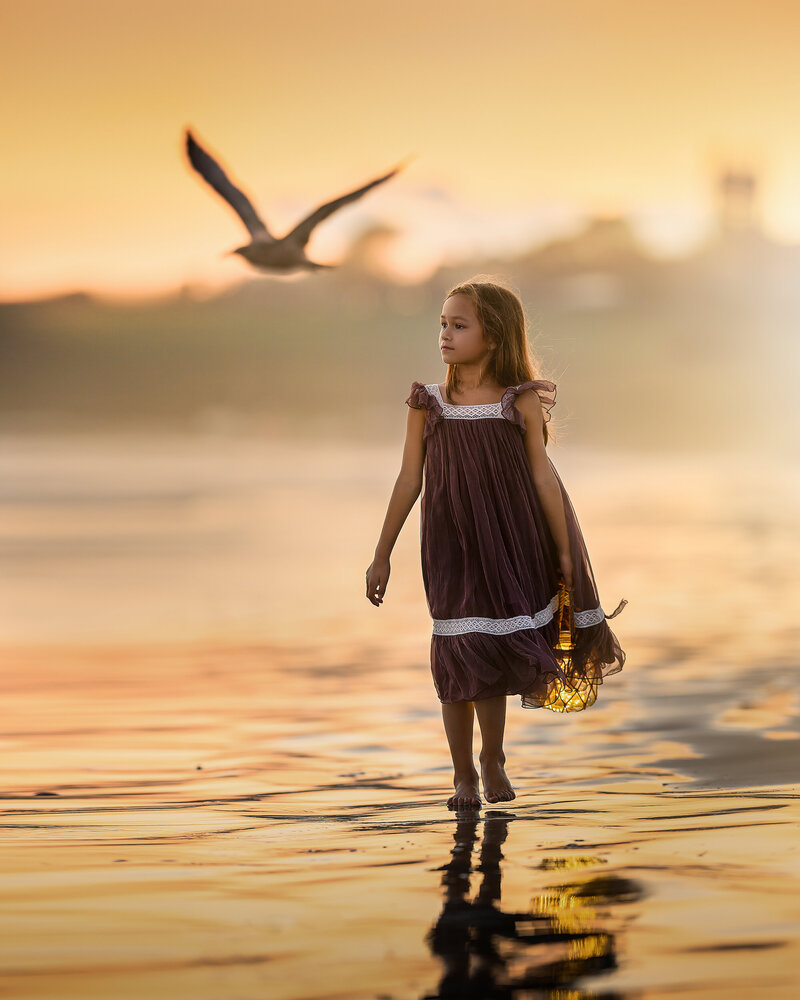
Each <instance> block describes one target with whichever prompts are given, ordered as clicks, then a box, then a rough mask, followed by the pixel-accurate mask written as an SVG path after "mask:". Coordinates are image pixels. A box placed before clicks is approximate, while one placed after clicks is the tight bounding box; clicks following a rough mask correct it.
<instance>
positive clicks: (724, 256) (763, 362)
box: [0, 0, 800, 648]
mask: <svg viewBox="0 0 800 1000" xmlns="http://www.w3.org/2000/svg"><path fill="white" fill-rule="evenodd" d="M798 29H800V12H798V10H797V8H796V7H795V6H794V5H790V4H780V3H771V4H769V5H767V7H766V8H764V7H763V5H762V6H757V5H754V4H745V3H729V4H727V5H726V6H725V8H724V10H723V9H721V8H719V7H718V6H717V5H712V4H699V5H698V4H696V3H692V4H689V3H684V2H678V3H674V4H671V5H670V7H669V11H667V10H666V9H665V8H664V7H663V6H662V5H658V4H632V3H620V2H603V3H595V2H581V3H573V2H567V3H564V2H559V3H533V4H530V3H528V4H522V3H519V4H517V3H500V4H499V5H496V6H495V7H493V8H492V9H491V11H489V10H488V9H487V8H486V7H485V5H483V4H474V3H458V4H450V3H436V4H428V3H425V4H423V3H417V2H412V3H408V4H404V5H402V6H400V7H392V8H391V9H389V8H387V7H386V6H384V5H381V4H378V5H375V4H369V3H361V2H352V0H345V2H342V3H338V4H335V5H333V4H327V3H312V4H310V5H305V6H303V7H291V6H289V5H283V4H273V3H245V2H236V0H234V2H232V3H230V4H227V5H226V6H225V11H224V15H223V14H222V12H221V10H220V8H219V5H217V4H212V3H207V2H192V3H191V4H189V3H186V4H184V3H181V2H177V0H175V2H169V3H158V4H156V3H151V2H144V3H138V4H135V5H134V4H129V3H118V2H105V3H88V2H70V3H43V2H33V3H29V4H25V5H17V6H15V7H13V8H12V7H9V8H8V9H7V10H6V11H5V15H4V31H3V32H2V41H0V45H2V59H0V63H1V64H2V67H3V68H2V73H3V74H4V77H3V79H4V82H5V84H6V87H5V93H6V94H7V96H8V97H9V98H11V99H7V100H6V102H5V108H4V125H5V130H4V132H5V136H6V154H5V155H4V157H3V160H2V164H0V171H1V172H2V173H1V175H0V177H1V178H2V183H0V212H1V213H2V217H3V220H4V226H3V233H4V239H3V241H2V247H1V248H0V295H2V299H3V301H2V303H0V330H1V333H0V351H1V357H0V419H1V420H2V428H3V437H2V445H3V447H2V455H0V462H2V463H3V464H2V470H0V471H2V473H3V477H2V489H3V503H4V507H3V510H4V512H5V516H4V521H3V525H2V527H0V532H2V538H0V541H1V542H2V549H0V551H1V552H2V553H3V554H4V556H5V567H6V573H5V575H4V583H2V584H0V586H1V587H2V588H3V590H4V591H5V593H4V594H3V595H2V596H3V597H4V598H5V600H4V603H3V605H2V606H3V608H4V611H3V616H4V618H3V622H2V628H3V630H4V634H5V635H6V636H7V637H8V638H13V639H15V640H23V639H29V638H34V637H39V638H41V637H45V636H49V637H51V638H56V637H58V636H62V637H66V636H72V637H73V638H74V637H77V636H80V637H82V638H84V639H91V638H92V637H97V636H99V635H100V634H101V633H103V634H105V633H109V634H115V635H116V634H119V635H124V636H125V637H126V638H127V639H133V638H143V637H145V636H146V635H149V634H156V633H157V634H158V635H161V636H166V635H170V634H172V633H173V632H175V633H176V634H178V633H180V634H187V633H188V634H195V633H197V632H199V633H202V634H215V635H216V634H218V633H220V632H221V633H223V634H228V633H229V631H230V630H233V631H234V632H236V633H237V634H239V632H240V631H242V630H243V631H244V632H246V633H247V634H250V633H251V632H253V631H255V632H257V633H259V634H264V633H266V634H269V635H270V636H273V635H274V634H275V630H276V629H279V630H281V631H283V632H285V633H286V634H287V636H288V637H289V638H290V639H291V638H292V636H295V634H296V633H295V631H294V630H295V629H296V628H297V627H299V628H301V630H303V631H308V630H309V629H317V631H316V632H315V633H314V634H317V635H319V636H323V635H325V634H329V632H330V630H333V631H335V632H336V633H337V634H340V635H343V636H346V637H354V636H357V635H358V634H360V632H361V630H366V631H371V629H372V628H373V627H374V628H376V629H378V634H379V635H380V636H382V639H383V641H388V638H389V637H390V636H392V637H393V635H394V628H396V627H397V622H396V621H393V619H392V617H391V616H392V614H393V613H394V612H393V611H392V610H390V608H389V604H390V601H387V604H386V606H385V607H383V608H381V609H380V610H378V609H375V608H373V607H372V606H371V605H369V604H368V603H367V602H366V599H365V597H364V595H363V593H362V592H361V589H362V585H363V584H362V581H363V574H364V570H365V568H366V565H367V564H368V563H369V561H370V559H371V555H372V550H373V548H374V544H375V541H376V539H377V535H378V532H379V530H380V525H381V522H382V518H383V514H384V512H385V504H386V502H387V500H388V496H389V493H390V491H391V486H392V483H393V479H394V475H395V474H396V471H397V468H398V466H399V460H400V453H401V448H402V442H403V434H404V428H405V420H406V407H405V406H404V400H405V398H406V396H407V395H408V392H409V388H410V384H411V382H412V381H413V380H415V379H416V380H420V381H423V382H432V381H442V380H443V379H444V377H445V369H444V366H443V365H442V362H441V358H440V355H439V352H438V350H437V337H438V316H439V313H440V311H441V306H442V302H443V299H444V296H445V294H446V292H447V289H448V287H449V286H450V285H451V284H452V283H454V282H456V281H459V280H462V279H465V278H468V277H470V276H472V275H474V274H476V273H477V274H484V275H489V276H492V277H496V278H497V279H499V280H501V281H505V282H508V283H510V284H511V286H512V287H513V288H514V289H515V290H516V291H517V292H518V293H519V295H520V296H521V297H522V299H523V301H524V304H525V308H526V311H527V315H528V319H529V323H530V332H531V339H532V343H533V346H534V350H535V352H536V354H537V356H538V358H539V360H540V362H541V366H542V373H543V375H544V376H545V377H548V378H551V379H553V380H554V381H555V382H556V383H557V385H558V402H557V405H556V407H555V408H554V411H553V414H552V421H551V424H550V427H551V429H552V430H553V432H554V435H555V438H554V441H553V443H552V444H551V445H550V452H551V456H552V457H553V460H554V461H555V462H556V464H557V465H558V467H559V469H560V470H561V472H562V475H563V476H564V477H565V482H566V483H567V486H568V488H570V490H571V491H572V492H573V494H574V495H573V500H574V501H575V503H576V507H577V509H578V511H579V515H580V516H581V518H582V523H583V526H584V530H585V533H586V534H587V538H588V541H589V545H590V551H592V553H593V558H594V562H595V570H596V572H597V574H598V577H599V579H600V581H601V592H602V593H603V594H604V600H605V602H606V603H607V604H608V606H609V608H610V607H613V606H615V605H616V603H617V599H618V596H626V597H628V599H629V601H630V604H629V608H628V609H627V611H626V615H625V617H626V618H627V619H628V625H629V628H632V629H633V628H635V624H636V621H637V619H636V616H637V614H638V613H639V611H638V610H637V607H636V605H637V601H636V600H635V597H636V587H637V586H638V585H639V584H640V583H641V577H639V576H637V573H638V570H637V568H636V566H635V565H634V563H635V560H636V557H637V554H638V553H639V551H640V550H639V547H638V546H639V543H638V542H637V543H636V544H634V543H633V537H634V524H635V523H636V520H635V519H636V517H637V516H639V515H641V517H642V521H641V525H642V528H641V530H642V533H643V537H645V538H646V539H648V540H649V543H650V544H651V545H655V544H656V541H655V540H659V542H658V543H659V544H661V543H664V544H665V545H666V547H667V548H668V550H669V552H670V553H673V552H676V553H679V556H680V559H681V561H682V562H681V564H682V565H684V566H685V567H687V568H686V571H685V573H686V574H690V575H691V573H693V572H694V571H693V570H689V568H688V567H695V566H696V556H695V553H694V551H693V550H692V549H691V547H690V548H688V549H687V548H685V547H686V546H690V545H693V544H695V543H694V542H692V543H690V542H689V541H687V539H686V538H684V537H680V538H679V537H677V536H676V535H675V534H673V533H672V532H673V529H675V528H676V526H677V527H680V528H685V527H686V526H687V525H688V523H689V520H690V519H691V518H692V517H695V518H698V519H699V520H697V522H696V525H695V528H696V530H697V532H698V533H700V535H702V533H703V532H708V531H710V530H711V527H710V525H711V524H715V525H717V526H719V525H730V524H731V523H734V524H737V525H739V524H741V525H743V526H744V530H746V531H748V532H750V531H752V532H754V533H755V534H753V535H752V538H751V537H750V536H749V535H748V539H749V540H748V542H747V544H746V546H745V549H744V550H742V552H741V553H740V556H741V560H742V562H741V563H737V565H736V570H735V572H734V575H733V576H732V577H726V579H728V580H732V581H733V586H734V587H738V588H740V590H739V592H738V596H739V597H741V595H742V594H743V593H745V592H748V593H749V591H747V587H746V586H745V584H744V583H743V578H744V574H745V566H751V565H752V555H751V553H750V548H749V547H748V546H750V544H751V541H752V543H753V544H756V543H757V540H759V539H761V540H763V539H764V538H772V535H771V534H770V532H771V530H772V527H773V526H774V519H775V517H776V516H777V514H776V511H777V510H778V509H783V508H782V507H781V505H782V504H784V505H786V509H787V510H788V509H792V503H793V498H794V495H795V494H794V490H795V488H796V480H797V471H798V465H797V458H798V450H797V435H796V426H797V417H798V396H797V391H796V381H797V376H796V373H797V365H798V337H797V330H798V324H799V323H800V281H798V276H800V183H798V178H800V138H798V131H797V127H796V123H797V111H798V106H799V105H798V98H800V64H799V63H798V62H797V59H796V53H795V51H794V47H793V40H794V39H795V38H796V37H797V31H798ZM186 126H191V127H192V128H193V129H194V130H195V132H196V134H197V136H198V138H199V139H200V141H201V142H204V143H206V144H207V145H208V147H209V149H210V150H211V151H212V152H214V153H216V154H217V155H218V156H220V158H221V159H222V162H223V164H224V165H225V166H226V167H227V169H228V170H229V171H230V174H231V176H232V178H233V179H234V181H236V182H237V183H239V184H241V186H242V187H243V188H244V190H245V191H247V192H248V193H249V194H250V196H251V197H252V198H253V200H254V202H255V203H256V204H257V205H258V207H259V209H260V210H261V211H262V213H263V214H264V217H265V219H266V221H267V223H268V225H270V226H271V227H272V228H273V229H274V231H276V232H277V233H278V234H283V233H284V232H286V231H288V229H289V228H291V227H292V226H293V225H294V224H295V223H296V222H297V221H298V220H299V219H300V218H302V217H303V216H304V215H305V214H307V213H308V212H309V211H310V210H311V209H313V208H314V207H315V206H316V205H318V204H320V203H322V202H323V201H326V200H328V199H330V198H332V197H334V196H336V195H339V194H341V193H343V192H345V191H347V190H350V189H352V188H353V187H355V186H357V185H360V184H363V183H365V182H366V181H368V180H370V179H372V178H374V177H376V176H379V175H380V174H381V173H383V172H385V171H386V170H388V169H389V168H390V167H392V166H393V165H394V164H396V163H398V162H399V161H400V160H402V159H403V158H405V157H406V156H409V155H411V156H413V157H414V158H413V159H412V161H411V162H410V163H409V165H408V166H407V167H406V168H405V169H404V170H403V171H402V172H401V173H400V174H399V175H398V176H396V177H395V178H393V179H392V180H391V181H389V182H388V183H386V184H383V185H381V186H379V187H378V188H376V189H374V190H372V191H371V192H369V194H368V195H366V196H365V197H364V198H363V199H362V200H361V201H359V202H358V203H356V204H355V205H351V206H348V207H347V208H345V209H343V210H341V211H340V212H338V213H337V214H335V215H334V216H333V217H332V218H330V219H329V220H328V221H326V222H325V223H323V224H322V225H320V226H319V227H318V228H317V230H316V231H315V232H314V234H313V236H312V239H311V242H310V244H309V247H308V253H309V256H310V257H311V258H312V259H313V260H318V261H322V262H325V263H338V264H339V267H338V268H336V269H335V270H332V271H329V272H323V273H317V274H311V275H299V276H291V277H288V278H276V277H269V276H263V275H260V274H257V273H256V272H254V271H252V270H251V269H250V268H249V266H248V265H247V264H246V263H245V262H244V261H242V260H241V259H239V258H238V257H225V256H222V254H223V252H224V251H226V250H230V249H232V248H233V247H235V246H238V245H240V244H241V243H242V242H243V241H244V239H243V238H245V237H246V232H245V229H244V226H243V225H242V224H241V223H240V221H239V220H238V218H237V217H236V216H235V215H234V213H233V212H232V211H231V210H230V209H229V208H228V206H226V205H225V204H224V203H223V202H222V200H221V199H219V198H218V197H217V196H216V194H214V192H212V191H211V190H210V189H209V188H207V186H206V185H205V184H204V183H203V181H202V180H201V179H200V178H199V177H198V176H197V175H196V174H195V173H194V172H193V171H192V170H191V169H190V167H189V165H188V163H187V161H186V157H185V154H184V150H183V130H184V128H185V127H186ZM768 469H769V470H771V471H769V472H768V471H767V470H768ZM776 475H777V476H779V477H780V483H778V482H777V481H776V480H775V479H774V476H776ZM748 482H749V483H750V484H751V485H750V486H749V487H748V486H747V483H748ZM748 489H750V490H751V492H748ZM654 497H657V498H658V503H657V504H654V499H653V498H654ZM726 504H727V505H736V504H740V505H742V509H739V508H736V509H735V510H734V509H733V507H728V506H726ZM659 505H660V506H659ZM701 512H704V513H701ZM664 518H667V521H665V520H664ZM709 519H710V520H709ZM784 529H785V530H790V526H789V525H788V524H786V525H784ZM784 529H782V530H784ZM693 530H695V529H693ZM619 532H621V533H622V534H619ZM665 540H666V541H665ZM793 540H794V536H792V537H791V539H790V541H789V543H788V544H791V543H792V542H793ZM728 544H730V543H728ZM771 544H775V542H774V539H773V541H772V542H771ZM629 550H635V551H633V552H630V551H629ZM396 557H397V559H398V560H400V561H399V562H398V564H397V572H396V573H395V574H394V577H393V581H392V584H391V587H392V595H390V596H394V599H395V607H396V609H397V613H398V614H399V615H400V614H402V615H405V614H406V613H407V612H408V611H411V613H412V614H413V615H414V625H413V627H412V630H411V632H410V633H409V634H412V635H415V636H417V638H418V640H419V642H420V644H421V645H420V648H422V646H423V645H424V642H425V636H426V634H427V630H428V628H429V622H428V619H427V614H426V609H425V606H424V595H423V593H422V588H421V579H420V574H419V565H418V510H417V509H415V510H414V512H412V515H411V518H410V521H409V526H408V528H407V529H406V530H405V531H404V533H403V534H402V535H401V539H400V541H399V542H398V548H397V550H396ZM403 558H406V559H407V560H408V562H407V563H405V564H404V563H403V562H402V559H403ZM662 569H663V568H662ZM662 569H657V570H656V572H657V573H658V572H661V571H662ZM717 570H718V567H717V566H715V567H714V572H717ZM642 572H643V573H644V572H647V573H652V572H653V569H652V567H650V568H648V569H647V570H646V571H644V570H642ZM664 579H666V576H665V577H664ZM671 579H672V578H671ZM672 583H673V585H675V586H677V587H679V588H680V587H681V586H682V584H681V582H680V575H677V576H676V577H675V579H674V580H673V581H672ZM684 586H685V585H684ZM709 586H710V587H711V589H714V590H715V589H716V588H717V584H716V583H710V584H709ZM403 588H407V590H406V591H404V590H403ZM728 590H729V588H726V595H727V596H724V595H722V594H720V597H719V600H720V601H721V602H722V601H724V600H726V599H728V597H730V594H729V592H728ZM623 591H625V593H624V595H623V593H622V592H623ZM403 593H405V595H406V598H407V600H408V605H407V607H405V606H404V605H403V599H402V598H401V594H403ZM786 593H791V591H786ZM671 600H672V601H673V604H674V605H675V606H676V607H677V608H684V607H685V608H686V609H687V612H688V613H690V614H694V610H692V609H691V598H690V597H689V596H688V595H687V593H686V592H685V591H684V590H680V589H679V590H678V592H675V593H673V594H672V595H671ZM342 601H344V602H345V605H346V607H345V606H343V605H342V604H341V602H342ZM99 608H103V609H104V610H103V611H102V612H101V613H99V612H98V609H99ZM401 609H402V611H401ZM640 609H641V612H642V614H645V615H646V610H645V609H644V608H642V607H641V605H640ZM720 613H721V614H723V615H724V614H725V611H724V610H723V609H722V608H721V611H720ZM403 620H404V621H405V619H403ZM620 621H621V619H620Z"/></svg>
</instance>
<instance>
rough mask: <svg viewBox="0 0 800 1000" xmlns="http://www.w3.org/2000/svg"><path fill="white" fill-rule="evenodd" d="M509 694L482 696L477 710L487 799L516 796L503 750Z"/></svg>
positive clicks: (484, 789)
mask: <svg viewBox="0 0 800 1000" xmlns="http://www.w3.org/2000/svg"><path fill="white" fill-rule="evenodd" d="M506 697H507V696H506V695H504V694H502V695H498V697H497V698H481V699H479V700H478V701H476V702H475V703H474V704H475V711H476V712H477V714H478V724H479V725H480V727H481V737H482V740H483V746H482V748H481V752H480V762H481V777H482V778H483V792H484V795H485V796H486V801H487V802H507V801H508V800H509V799H515V798H516V797H517V795H516V792H515V791H514V789H513V788H512V787H511V782H510V781H509V780H508V775H507V774H506V772H505V767H504V765H505V762H506V755H505V752H504V751H503V734H504V732H505V728H506Z"/></svg>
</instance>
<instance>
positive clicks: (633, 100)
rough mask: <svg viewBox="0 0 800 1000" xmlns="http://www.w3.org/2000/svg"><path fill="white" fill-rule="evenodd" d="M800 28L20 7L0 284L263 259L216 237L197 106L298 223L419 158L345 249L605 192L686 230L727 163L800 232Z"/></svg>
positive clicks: (657, 235) (218, 219) (510, 245)
mask: <svg viewBox="0 0 800 1000" xmlns="http://www.w3.org/2000/svg"><path fill="white" fill-rule="evenodd" d="M799 31H800V5H798V4H796V3H792V2H785V3H784V2H776V0H766V2H761V3H755V2H748V3H743V2H737V0H726V2H725V3H716V2H715V3H710V2H702V0H700V2H698V0H692V2H686V0H671V2H670V3H662V2H658V3H656V2H650V0H638V2H625V0H598V2H594V0H583V2H570V0H552V2H524V3H523V2H519V3H512V2H495V3H492V4H487V3H483V2H482V3H474V2H459V3H444V2H436V0H426V2H418V0H412V2H404V3H402V4H394V3H393V4H389V3H382V2H379V0H377V2H376V0H372V2H369V3H368V2H363V0H337V2H336V3H333V2H331V3H322V2H308V3H303V4H288V3H287V4H284V3H280V4H279V3H272V2H263V3H256V2H242V0H226V2H225V3H220V2H219V0H214V2H209V0H187V2H179V0H160V2H151V0H137V2H135V3H134V2H119V0H106V2H88V0H81V2H70V0H61V2H44V0H26V2H25V3H21V4H6V5H5V9H4V13H3V30H2V34H1V35H0V46H2V60H0V62H2V67H3V68H2V72H3V76H4V87H3V91H4V95H5V101H4V116H3V117H4V122H3V126H4V127H3V133H4V140H5V141H4V146H5V149H4V155H3V157H2V165H1V166H0V170H2V184H1V185H0V199H2V204H0V214H2V218H3V232H4V239H3V241H2V250H1V251H0V252H2V260H1V261H0V297H2V298H3V299H16V298H23V297H31V296H38V295H45V294H52V293H57V292H64V291H70V290H73V289H76V288H81V289H87V290H91V291H96V292H99V293H103V294H107V295H124V296H131V295H133V296H135V295H139V294H157V293H162V292H167V291H169V290H171V289H173V288H175V287H176V286H178V285H181V284H183V283H186V282H192V283H195V282H196V283H200V284H207V285H208V286H210V287H214V286H219V287H222V286H224V285H226V284H229V283H231V282H235V281H239V280H241V279H242V278H244V277H249V276H251V275H253V274H254V273H255V272H251V271H250V270H249V269H248V268H247V266H246V265H245V264H244V262H243V261H241V260H239V259H238V258H236V257H232V258H225V257H223V256H221V255H222V253H223V251H225V250H229V249H232V248H233V247H235V246H239V245H240V244H241V243H242V242H244V241H245V240H244V237H246V232H245V229H244V227H243V225H242V224H241V223H240V222H239V220H238V219H237V218H236V217H235V216H234V214H233V212H232V211H231V210H230V209H229V208H228V207H227V206H226V205H225V204H224V203H223V202H222V201H221V200H220V199H219V198H218V197H217V196H216V195H215V194H214V193H213V192H212V191H211V190H210V189H208V188H206V187H205V186H204V184H203V182H202V181H201V180H200V178H198V177H197V176H196V175H195V174H194V173H193V172H192V171H191V169H190V168H189V167H188V165H187V163H186V161H185V157H184V153H183V147H182V133H183V129H184V127H185V126H187V125H189V126H191V127H192V128H193V129H194V130H195V132H196V135H197V137H198V138H199V139H200V141H202V142H204V143H205V144H206V145H207V146H208V148H209V150H210V151H212V152H213V153H215V154H217V155H219V156H220V157H221V159H222V161H223V164H224V165H225V166H226V168H228V169H229V172H230V174H231V176H232V179H234V181H236V182H237V183H239V184H241V186H242V187H243V188H244V189H245V191H247V193H248V194H249V195H250V196H251V197H252V199H253V200H254V202H255V203H256V205H257V206H258V207H259V209H260V210H261V211H262V213H263V215H264V217H265V219H266V221H267V224H268V225H269V226H270V227H271V228H272V229H273V230H275V231H276V232H277V233H278V235H282V234H283V233H284V232H285V231H287V230H288V229H289V228H291V227H292V226H293V225H294V224H295V223H296V222H297V221H299V219H300V218H302V217H303V215H305V214H307V213H308V212H309V211H310V210H311V209H312V208H314V207H315V206H316V205H318V204H319V203H321V202H323V201H326V200H329V199H330V198H332V197H334V196H336V195H339V194H342V193H344V192H345V191H347V190H350V189H351V188H353V187H356V186H359V185H361V184H363V183H365V182H366V181H368V180H370V179H372V178H373V177H376V176H378V175H379V174H381V173H383V172H385V171H386V170H388V169H389V168H391V167H392V166H394V165H395V164H396V163H398V162H399V161H400V160H402V159H404V158H405V157H407V156H413V157H414V159H413V160H412V161H411V162H410V163H409V164H408V166H407V167H406V168H405V170H404V171H403V172H402V173H401V174H400V175H398V176H397V177H396V178H394V179H393V180H391V181H390V182H388V183H387V184H385V185H382V186H380V187H378V188H377V189H375V190H373V191H371V192H370V193H369V194H368V195H367V196H366V197H365V198H364V199H363V200H362V201H361V202H359V203H357V204H356V205H353V206H348V207H347V208H345V209H344V210H342V211H341V212H340V213H339V214H338V215H336V216H334V217H333V218H331V219H330V220H328V221H327V222H325V223H324V224H322V225H321V226H320V227H319V229H318V230H317V231H316V232H315V234H314V235H313V236H312V240H311V242H310V244H309V248H308V252H309V256H310V257H311V258H312V259H315V260H320V261H323V262H328V263H331V262H335V261H336V260H337V259H340V258H341V256H342V254H343V253H344V251H345V249H346V247H347V245H348V244H349V243H350V242H351V240H352V239H353V238H354V237H355V236H356V235H358V233H359V232H361V231H362V230H364V229H365V228H367V227H369V226H371V225H375V224H377V223H386V224H389V225H391V226H392V227H394V228H395V229H396V230H397V239H396V241H395V243H394V245H393V247H392V250H391V254H390V255H389V256H388V258H387V261H386V266H387V268H388V269H389V270H391V271H393V273H394V275H395V276H396V277H397V278H400V279H402V280H409V281H413V280H415V279H417V278H419V277H422V276H424V275H425V274H426V273H428V272H429V271H430V270H431V269H432V268H433V267H435V266H436V264H437V263H438V262H439V261H440V260H443V259H447V260H456V259H458V256H459V254H474V253H475V252H476V250H477V251H478V252H482V251H485V252H486V254H487V255H491V254H497V253H513V252H515V251H518V250H522V249H523V248H525V247H526V246H528V245H530V244H531V243H534V242H537V241H540V240H542V239H544V238H546V237H547V236H548V235H550V234H554V233H556V232H563V231H565V230H567V229H569V228H571V227H574V226H575V225H577V224H578V223H579V222H580V219H581V217H582V214H583V213H585V212H602V213H606V212H618V211H619V212H628V213H630V214H631V216H632V218H633V220H634V223H635V225H636V227H637V230H638V231H639V232H640V233H641V235H642V236H643V238H645V239H646V240H647V241H648V242H649V243H650V244H651V245H652V246H653V247H654V248H656V249H658V250H659V251H660V252H666V253H674V252H680V251H681V250H682V249H683V248H684V247H688V246H690V245H691V244H692V243H693V242H696V241H697V240H699V239H701V238H702V236H703V235H704V233H705V232H706V231H707V228H708V226H709V224H710V220H711V218H712V215H713V205H712V197H713V182H712V175H713V172H714V171H715V170H716V169H717V168H718V167H719V166H721V165H724V164H728V163H733V164H739V163H746V164H748V165H749V166H752V167H753V168H754V169H756V171H757V173H758V175H759V177H760V180H761V185H762V189H763V196H762V206H761V215H762V217H763V219H764V224H765V228H766V229H767V230H768V232H769V233H770V234H771V235H772V236H773V237H774V238H776V239H780V240H785V241H789V242H796V241H800V124H799V122H800V116H798V110H799V109H800V59H798V58H797V39H798V33H799Z"/></svg>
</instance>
